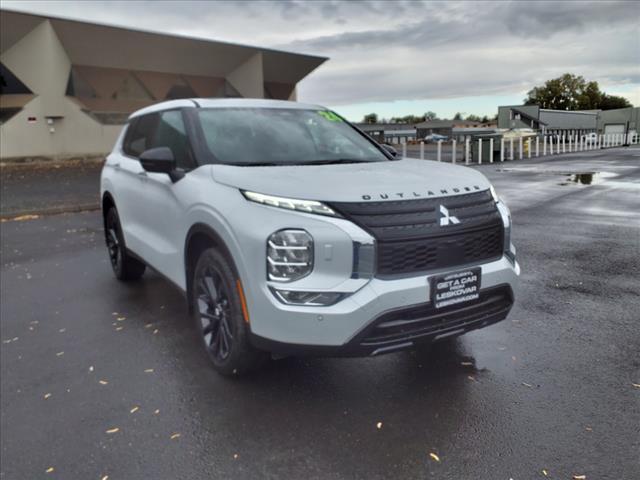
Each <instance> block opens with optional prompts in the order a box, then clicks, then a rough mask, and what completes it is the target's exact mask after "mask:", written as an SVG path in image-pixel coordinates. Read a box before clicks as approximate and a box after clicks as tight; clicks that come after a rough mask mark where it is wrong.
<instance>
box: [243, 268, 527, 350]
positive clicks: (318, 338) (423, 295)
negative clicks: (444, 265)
mask: <svg viewBox="0 0 640 480" xmlns="http://www.w3.org/2000/svg"><path fill="white" fill-rule="evenodd" d="M479 266H480V267H481V270H482V280H481V282H482V283H481V284H482V289H481V298H480V299H479V300H477V301H475V302H473V303H469V304H466V305H464V306H457V308H456V306H454V307H450V308H446V309H439V310H438V311H435V310H434V309H433V308H432V306H431V298H430V289H429V284H430V278H431V277H432V276H433V275H436V274H442V273H443V272H441V271H434V272H430V273H429V274H428V275H420V276H414V277H409V278H399V279H392V280H388V279H381V278H373V279H371V280H370V281H369V282H368V283H366V285H364V286H363V287H362V288H361V289H359V290H358V291H356V292H355V293H353V294H352V295H350V296H348V297H347V298H345V299H344V300H342V301H340V302H338V303H337V304H335V305H332V306H329V307H303V306H290V305H284V304H282V303H280V302H279V301H278V300H276V299H275V297H274V296H273V294H272V293H271V292H270V291H269V290H268V288H267V286H266V285H265V287H264V289H263V291H262V292H261V294H260V295H256V296H254V298H253V307H254V308H253V309H252V312H251V318H252V320H251V330H252V334H251V338H252V343H253V344H254V345H255V346H256V347H257V348H260V349H263V350H267V351H271V352H274V353H279V354H284V355H306V354H312V355H327V356H354V355H355V356H366V355H377V354H381V353H386V352H391V351H395V350H398V349H403V348H410V347H411V346H413V345H414V344H417V343H421V342H429V341H437V340H440V339H442V338H445V337H450V336H455V335H460V334H463V333H465V332H467V331H470V330H473V329H476V328H481V327H484V326H487V325H490V324H492V323H495V322H498V321H500V320H503V319H504V318H506V316H507V314H508V313H509V310H510V309H511V306H512V304H513V299H514V296H515V294H516V290H517V283H518V276H519V274H520V267H519V266H518V264H517V263H512V262H511V261H510V260H509V259H508V258H507V257H505V256H503V257H502V258H500V259H498V260H496V261H493V262H490V263H486V264H482V265H479ZM459 269H460V270H461V269H464V267H462V268H459ZM456 270H458V269H456Z"/></svg>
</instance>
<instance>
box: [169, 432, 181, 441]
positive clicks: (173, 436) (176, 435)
mask: <svg viewBox="0 0 640 480" xmlns="http://www.w3.org/2000/svg"><path fill="white" fill-rule="evenodd" d="M178 437H180V434H179V433H174V434H173V435H171V440H175V439H176V438H178Z"/></svg>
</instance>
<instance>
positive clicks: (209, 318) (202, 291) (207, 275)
mask: <svg viewBox="0 0 640 480" xmlns="http://www.w3.org/2000/svg"><path fill="white" fill-rule="evenodd" d="M195 288H196V295H197V302H198V315H199V316H200V323H201V325H202V330H201V332H202V336H203V340H204V343H205V346H206V347H207V349H208V350H209V355H211V356H212V357H213V358H214V359H216V360H217V361H219V362H224V361H225V360H226V359H227V358H228V357H229V355H230V353H231V349H232V347H233V341H234V333H235V332H234V330H235V327H234V324H233V322H232V321H231V311H230V302H229V292H228V287H227V285H226V284H225V282H224V281H223V280H222V274H221V273H220V272H219V271H218V269H217V268H216V267H215V266H212V265H208V266H207V267H206V268H204V269H202V270H201V271H200V272H198V276H197V277H196V282H195Z"/></svg>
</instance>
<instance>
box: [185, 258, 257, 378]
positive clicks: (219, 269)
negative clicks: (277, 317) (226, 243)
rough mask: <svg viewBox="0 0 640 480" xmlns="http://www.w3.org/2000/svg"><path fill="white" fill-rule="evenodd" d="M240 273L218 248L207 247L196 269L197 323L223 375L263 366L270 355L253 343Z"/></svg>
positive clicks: (194, 302) (193, 293)
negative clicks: (241, 295)
mask: <svg viewBox="0 0 640 480" xmlns="http://www.w3.org/2000/svg"><path fill="white" fill-rule="evenodd" d="M236 279H237V275H236V274H235V270H234V268H233V266H232V264H231V262H230V261H229V260H228V259H227V258H226V257H225V256H224V255H222V254H221V253H220V252H219V251H218V250H216V249H215V248H208V249H206V250H204V251H203V252H202V253H201V254H200V257H198V260H197V262H196V267H195V269H194V271H193V277H192V283H191V285H192V288H191V299H190V301H191V302H192V303H191V305H192V307H193V308H192V311H193V317H194V323H195V325H196V329H197V331H198V334H199V337H200V341H201V342H202V345H203V346H204V348H205V350H206V352H207V355H208V356H209V359H210V360H211V363H212V365H213V368H214V369H215V370H216V371H217V372H218V373H220V374H222V375H242V374H244V373H247V372H250V371H252V370H255V369H257V368H258V367H260V366H261V365H262V364H263V363H264V362H265V360H266V359H267V357H268V356H267V354H266V353H264V352H261V351H259V350H257V349H255V348H254V347H253V346H252V345H251V344H250V342H249V326H248V324H247V323H246V322H245V320H244V315H243V311H242V303H241V300H240V294H239V291H238V286H237V285H238V284H237V280H236Z"/></svg>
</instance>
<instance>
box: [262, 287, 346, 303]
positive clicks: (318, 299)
mask: <svg viewBox="0 0 640 480" xmlns="http://www.w3.org/2000/svg"><path fill="white" fill-rule="evenodd" d="M271 292H272V293H273V294H274V295H275V297H276V298H277V299H278V300H280V301H281V302H282V303H284V304H285V305H303V306H308V307H328V306H329V305H334V304H335V303H338V302H339V301H340V300H342V299H343V298H344V297H345V294H344V293H340V292H300V291H295V290H277V289H275V288H272V289H271Z"/></svg>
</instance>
